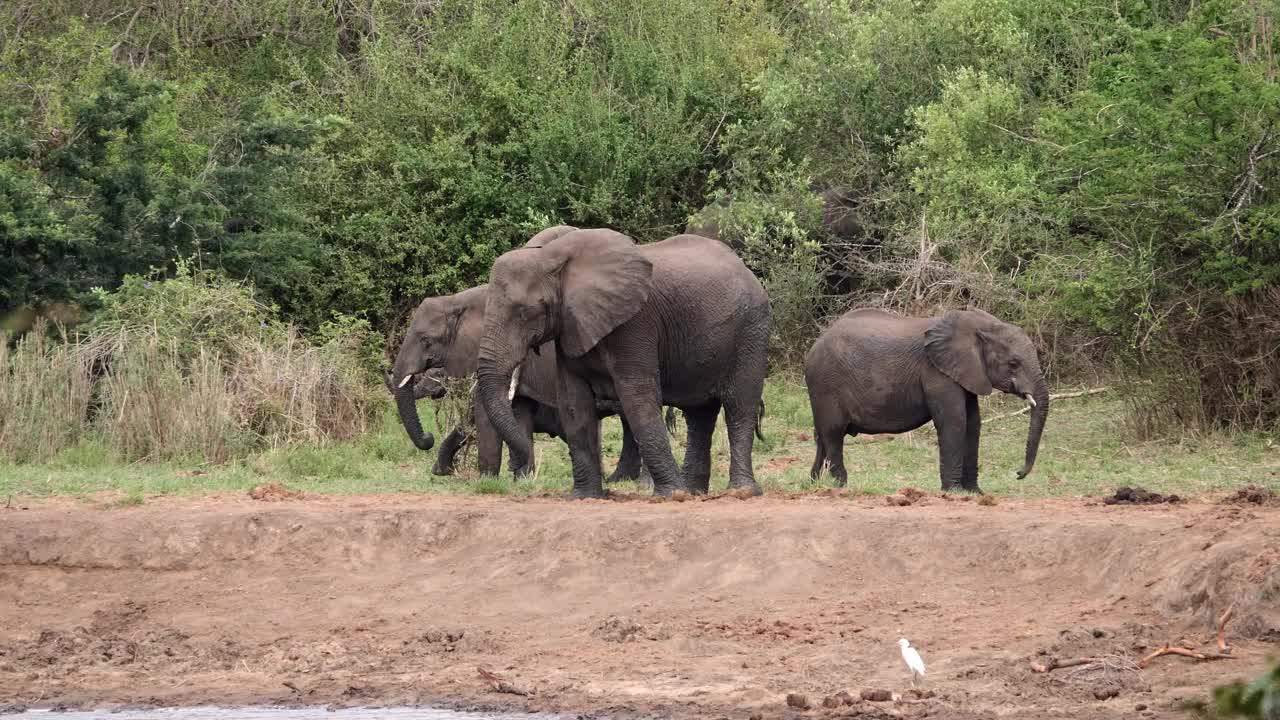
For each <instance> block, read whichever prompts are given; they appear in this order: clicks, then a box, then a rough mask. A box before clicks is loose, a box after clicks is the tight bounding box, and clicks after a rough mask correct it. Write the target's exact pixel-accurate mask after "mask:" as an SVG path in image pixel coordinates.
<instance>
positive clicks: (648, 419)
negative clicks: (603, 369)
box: [613, 371, 684, 495]
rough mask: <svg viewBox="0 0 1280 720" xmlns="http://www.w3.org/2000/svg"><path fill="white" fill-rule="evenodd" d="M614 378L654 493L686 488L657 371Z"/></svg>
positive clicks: (618, 373)
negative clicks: (669, 432)
mask: <svg viewBox="0 0 1280 720" xmlns="http://www.w3.org/2000/svg"><path fill="white" fill-rule="evenodd" d="M613 377H614V387H615V388H616V389H617V391H618V398H619V399H621V400H622V409H623V412H624V413H625V414H626V416H627V422H629V423H630V424H631V431H632V432H633V433H635V436H636V443H637V444H638V445H639V446H640V457H641V458H642V459H643V460H644V467H645V468H647V469H648V470H649V474H650V475H651V476H652V477H653V494H654V495H670V494H671V493H673V492H675V491H676V490H683V489H684V480H683V479H682V478H681V477H680V470H679V469H678V468H677V467H676V459H675V456H674V455H672V454H671V440H670V438H669V437H668V436H667V426H666V425H665V424H664V423H663V422H662V404H661V392H660V390H659V389H658V374H657V372H656V371H654V372H652V373H649V372H644V373H643V374H641V373H637V372H630V373H620V372H617V371H614V373H613ZM623 378H626V379H625V380H624V379H623Z"/></svg>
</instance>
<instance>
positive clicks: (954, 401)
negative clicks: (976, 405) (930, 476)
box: [929, 388, 970, 492]
mask: <svg viewBox="0 0 1280 720" xmlns="http://www.w3.org/2000/svg"><path fill="white" fill-rule="evenodd" d="M969 394H970V393H968V392H966V391H964V390H963V389H960V388H953V389H952V390H951V391H949V392H945V393H939V394H936V395H934V396H932V397H930V398H929V411H930V412H931V413H932V414H933V427H934V429H935V430H937V432H938V474H939V476H940V477H941V479H942V491H943V492H949V491H952V490H955V489H956V487H957V486H962V485H963V479H964V463H965V446H966V444H967V442H968V431H967V430H966V427H967V426H968V415H967V412H966V405H967V402H966V398H965V396H966V395H969Z"/></svg>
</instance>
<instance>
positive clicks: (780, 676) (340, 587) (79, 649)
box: [0, 493, 1280, 720]
mask: <svg viewBox="0 0 1280 720" xmlns="http://www.w3.org/2000/svg"><path fill="white" fill-rule="evenodd" d="M927 500H928V501H927V502H919V501H917V502H914V504H912V505H908V506H902V507H899V506H887V505H886V504H885V501H884V499H883V498H852V499H849V498H845V497H841V496H838V495H833V494H830V493H826V494H822V495H815V496H804V497H791V498H781V497H766V498H760V499H753V500H746V501H744V500H740V499H736V498H723V499H718V500H716V501H713V502H667V503H651V502H641V501H589V502H571V501H566V500H550V499H531V500H519V499H509V498H492V499H491V498H403V497H382V498H317V497H308V498H306V499H301V500H294V501H292V502H282V503H262V502H257V501H254V500H251V499H250V498H249V497H248V496H246V495H240V496H238V497H225V498H211V499H206V500H199V501H191V500H152V501H149V502H148V503H147V504H145V505H143V506H139V507H127V508H121V507H97V506H92V505H89V504H87V503H69V502H66V503H63V502H58V503H37V504H34V505H33V506H32V507H31V508H30V509H27V510H20V509H17V508H13V509H0V706H8V707H10V708H14V707H21V706H32V707H48V706H50V705H56V704H65V705H69V706H72V707H84V706H95V707H110V706H112V705H118V704H129V705H152V704H165V705H182V704H208V703H215V704H344V705H378V704H448V705H453V706H470V707H485V706H491V707H505V708H512V709H543V710H551V711H562V712H576V713H587V714H597V715H601V716H609V717H636V716H649V715H655V714H658V715H663V716H670V717H679V718H683V717H689V718H692V717H709V718H714V717H729V718H742V719H743V720H745V719H746V718H748V717H751V716H752V715H759V716H761V717H763V718H770V717H778V718H780V717H836V716H842V717H865V718H875V717H925V716H928V717H931V718H940V717H941V718H949V717H954V718H988V717H991V718H994V717H1036V718H1053V717H1063V718H1066V717H1071V718H1091V717H1099V718H1122V717H1123V718H1129V717H1175V716H1180V715H1181V713H1179V712H1178V711H1177V709H1176V708H1177V706H1178V703H1179V702H1180V701H1181V700H1186V699H1194V698H1203V697H1206V696H1207V694H1208V690H1209V688H1211V687H1212V686H1213V685H1215V684H1219V683H1222V682H1225V681H1228V680H1231V679H1234V678H1238V677H1246V676H1250V675H1251V674H1256V673H1257V672H1258V671H1259V670H1260V669H1261V667H1263V665H1264V662H1265V659H1266V657H1267V655H1268V654H1271V655H1276V654H1277V653H1278V652H1280V645H1277V644H1276V641H1277V640H1280V508H1275V507H1269V506H1258V505H1245V506H1239V505H1217V504H1205V503H1183V504H1176V505H1169V504H1160V505H1150V506H1108V505H1102V504H1098V503H1093V502H1089V501H1075V500H1072V501H1019V500H1010V499H1001V501H1000V502H999V503H998V504H997V505H995V506H982V505H979V504H978V503H976V502H958V501H955V499H954V498H952V499H943V498H939V497H937V496H936V495H934V496H929V497H928V498H927ZM1230 602H1235V610H1234V618H1233V620H1232V622H1231V624H1230V626H1229V627H1228V633H1227V634H1228V638H1229V640H1230V642H1231V644H1232V646H1233V648H1232V652H1233V654H1234V655H1235V657H1234V658H1233V659H1229V660H1219V661H1214V662H1196V661H1194V660H1192V659H1189V658H1183V657H1162V658H1159V659H1156V660H1154V661H1153V662H1152V663H1151V666H1150V667H1148V668H1147V669H1146V670H1143V671H1141V672H1136V671H1126V670H1123V669H1119V670H1115V669H1112V670H1108V671H1107V672H1105V673H1104V672H1101V671H1095V672H1073V670H1072V669H1062V670H1057V671H1054V672H1051V673H1047V674H1036V673H1033V672H1032V671H1031V670H1030V665H1031V663H1032V662H1033V661H1036V660H1037V659H1039V660H1041V661H1043V660H1044V659H1045V658H1044V657H1043V656H1044V655H1046V654H1047V655H1053V656H1058V657H1060V658H1063V659H1066V658H1071V657H1077V656H1083V655H1089V656H1103V655H1105V656H1108V657H1111V658H1113V659H1114V660H1115V661H1116V662H1117V663H1119V664H1121V665H1122V664H1123V662H1125V661H1132V660H1137V659H1138V658H1139V657H1141V656H1142V655H1144V654H1146V653H1148V652H1150V651H1151V650H1152V649H1155V648H1157V647H1159V646H1160V645H1162V644H1164V643H1166V642H1168V643H1174V644H1181V645H1186V646H1188V647H1192V648H1210V649H1212V636H1213V621H1214V618H1216V616H1217V615H1218V613H1220V612H1221V611H1222V609H1223V608H1225V607H1226V606H1227V604H1228V603H1230ZM899 637H906V638H909V639H910V640H911V642H912V643H913V644H914V645H915V646H916V647H917V648H918V649H919V650H920V653H921V654H922V655H923V656H924V660H925V662H926V663H927V664H928V668H929V675H928V678H927V683H926V685H925V689H927V690H928V691H930V692H926V693H923V695H926V696H927V695H930V693H931V694H932V696H931V697H920V696H919V695H911V694H909V693H907V689H908V680H909V675H908V673H907V671H906V668H905V666H904V665H903V664H902V660H901V659H900V657H899V655H898V647H897V645H896V641H897V639H898V638H899ZM479 666H483V667H485V668H486V669H488V670H491V671H493V672H494V673H496V674H497V675H498V676H500V677H501V678H502V679H503V680H504V681H506V682H508V683H509V685H510V687H515V688H519V689H527V690H533V691H536V694H535V695H533V696H531V697H522V696H519V695H513V694H498V693H495V692H493V691H492V689H491V688H492V685H491V684H490V683H489V682H486V681H485V680H484V679H482V678H481V677H480V676H479V675H478V674H477V670H476V669H477V667H479ZM1117 667H1119V666H1117ZM841 690H847V691H849V695H847V696H843V697H844V701H842V700H841V699H840V698H833V697H832V696H833V695H834V694H836V693H837V692H839V691H841ZM878 690H889V691H890V692H893V693H901V694H903V695H904V696H905V697H907V698H908V699H909V700H911V701H912V702H910V703H896V704H895V703H893V702H892V701H889V702H872V701H869V700H863V699H861V696H862V694H863V691H870V692H869V695H871V696H876V695H877V694H876V692H874V691H878ZM789 694H795V695H796V697H794V698H793V699H792V705H791V706H790V707H789V706H788V702H787V696H788V695H789ZM1099 697H1105V698H1107V699H1098V698H1099ZM797 703H799V704H797ZM849 703H851V704H849ZM805 706H808V707H811V708H812V709H808V710H805V709H801V708H803V707H805ZM1139 706H1142V707H1141V709H1139Z"/></svg>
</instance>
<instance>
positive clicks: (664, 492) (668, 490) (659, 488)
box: [653, 485, 684, 498]
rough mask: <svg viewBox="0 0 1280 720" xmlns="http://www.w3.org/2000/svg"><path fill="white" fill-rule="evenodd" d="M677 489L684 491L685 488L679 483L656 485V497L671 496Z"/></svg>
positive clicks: (654, 493) (654, 487) (654, 488)
mask: <svg viewBox="0 0 1280 720" xmlns="http://www.w3.org/2000/svg"><path fill="white" fill-rule="evenodd" d="M677 490H679V491H681V492H684V488H683V487H681V486H679V485H654V486H653V495H654V497H668V498H669V497H671V495H672V494H673V493H675V492H676V491H677Z"/></svg>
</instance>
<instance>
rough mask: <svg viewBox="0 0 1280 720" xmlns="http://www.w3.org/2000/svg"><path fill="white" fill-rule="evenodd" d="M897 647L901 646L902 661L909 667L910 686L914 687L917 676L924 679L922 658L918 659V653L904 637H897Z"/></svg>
mask: <svg viewBox="0 0 1280 720" xmlns="http://www.w3.org/2000/svg"><path fill="white" fill-rule="evenodd" d="M898 647H900V648H902V661H903V662H905V663H906V664H907V667H908V668H910V669H911V687H915V686H916V679H917V678H919V679H920V680H924V660H921V659H920V653H918V652H916V649H915V648H913V647H911V643H909V642H907V639H906V638H899V639H898Z"/></svg>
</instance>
